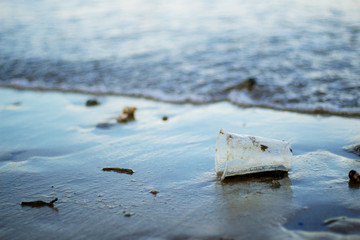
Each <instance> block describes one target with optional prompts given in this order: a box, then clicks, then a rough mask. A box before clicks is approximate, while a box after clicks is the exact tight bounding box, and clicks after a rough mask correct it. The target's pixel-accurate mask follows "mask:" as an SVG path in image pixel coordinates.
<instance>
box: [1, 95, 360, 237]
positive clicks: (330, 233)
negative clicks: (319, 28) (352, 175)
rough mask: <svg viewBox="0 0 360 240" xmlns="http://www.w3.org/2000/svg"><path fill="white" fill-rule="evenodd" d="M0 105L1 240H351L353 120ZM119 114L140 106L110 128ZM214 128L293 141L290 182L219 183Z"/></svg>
mask: <svg viewBox="0 0 360 240" xmlns="http://www.w3.org/2000/svg"><path fill="white" fill-rule="evenodd" d="M0 96H1V97H0V119H1V121H0V238H1V239H49V238H50V239H99V238H101V239H151V238H155V239H220V238H232V239H258V238H266V239H318V238H322V237H323V238H324V239H359V238H360V227H359V226H360V218H359V216H360V202H359V199H360V186H358V185H352V184H349V181H348V172H349V171H350V170H351V169H355V170H357V171H360V157H359V156H358V155H356V154H354V153H351V152H349V151H346V147H347V146H350V145H354V144H359V143H360V127H359V126H360V119H359V118H344V117H339V116H320V115H310V114H300V113H293V112H283V111H275V110H269V109H259V108H239V107H237V106H234V105H231V104H230V103H227V102H219V103H213V104H207V105H191V104H182V105H174V104H167V103H162V102H156V101H151V100H145V99H139V98H129V97H121V96H97V97H96V98H97V100H98V101H99V102H100V104H99V105H96V106H91V107H87V106H86V101H87V100H88V99H92V98H93V96H91V95H87V94H75V93H60V92H37V91H19V90H13V89H6V88H2V89H0ZM125 106H136V107H137V111H136V113H135V121H131V122H128V123H124V124H122V123H117V122H116V117H117V116H119V115H121V114H122V109H123V107H125ZM164 116H166V117H167V120H166V121H164V120H163V118H164ZM221 128H223V129H226V130H227V131H230V132H236V133H240V134H250V135H257V136H263V137H268V138H275V139H280V140H287V141H291V142H292V149H293V152H294V158H293V163H292V168H291V170H290V172H289V173H288V175H287V176H283V177H275V179H274V178H273V177H263V178H250V179H243V178H233V179H230V180H228V181H225V182H220V181H219V179H218V177H217V176H216V174H215V170H214V153H215V142H216V137H217V134H218V131H219V130H220V129H221ZM103 168H124V169H131V170H133V171H134V172H133V174H124V173H121V172H116V171H103ZM155 191H156V193H155ZM55 198H58V200H57V201H56V202H55V203H54V204H53V205H54V206H53V207H48V206H45V207H41V208H33V207H29V206H21V203H22V202H31V201H38V200H41V201H44V202H50V201H52V200H53V199H55ZM329 219H330V220H329Z"/></svg>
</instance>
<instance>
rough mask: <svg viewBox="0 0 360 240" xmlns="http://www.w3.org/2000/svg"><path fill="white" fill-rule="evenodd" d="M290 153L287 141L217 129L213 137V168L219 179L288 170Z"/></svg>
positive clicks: (289, 145)
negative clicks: (215, 138) (214, 137)
mask: <svg viewBox="0 0 360 240" xmlns="http://www.w3.org/2000/svg"><path fill="white" fill-rule="evenodd" d="M292 155H293V154H292V150H291V144H290V143H289V142H286V141H281V140H276V139H269V138H264V137H257V136H249V135H240V134H236V133H228V132H226V131H224V130H223V129H221V130H220V132H219V135H218V137H217V140H216V148H215V170H216V173H217V174H218V175H219V176H221V180H224V179H225V178H226V177H230V176H235V175H245V174H251V173H260V172H269V171H285V172H288V171H289V170H290V167H291V159H292Z"/></svg>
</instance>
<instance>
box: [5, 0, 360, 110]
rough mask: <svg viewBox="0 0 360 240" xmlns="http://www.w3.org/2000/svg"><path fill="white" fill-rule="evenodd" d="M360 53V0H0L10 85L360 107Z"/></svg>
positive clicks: (282, 105) (284, 105)
mask: <svg viewBox="0 0 360 240" xmlns="http://www.w3.org/2000/svg"><path fill="white" fill-rule="evenodd" d="M359 59H360V3H359V2H358V1H352V0H344V1H341V2H339V1H335V0H329V1H304V0H295V1H285V0H276V1H275V0H271V1H248V0H240V1H235V0H224V1H206V0H196V1H193V0H192V1H189V0H185V1H178V0H174V1H160V0H159V1H145V0H136V1H111V0H104V1H84V0H75V1H69V0H66V1H47V0H38V1H20V0H2V1H1V2H0V86H11V87H25V88H35V89H39V88H40V89H59V90H66V91H67V90H69V91H75V90H76V91H84V92H90V93H105V94H110V93H111V94H120V95H135V96H141V97H150V98H153V99H157V100H162V101H170V102H189V103H208V102H214V101H223V100H226V101H230V102H232V103H235V104H237V105H241V106H263V107H271V108H277V109H285V110H295V111H305V112H320V113H321V112H327V113H333V114H346V115H360V61H359ZM248 78H255V79H256V85H255V87H254V89H253V90H252V91H249V90H247V89H246V88H241V87H240V86H241V83H242V82H243V81H244V80H246V79H248Z"/></svg>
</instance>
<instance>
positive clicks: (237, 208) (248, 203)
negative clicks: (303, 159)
mask: <svg viewBox="0 0 360 240" xmlns="http://www.w3.org/2000/svg"><path fill="white" fill-rule="evenodd" d="M291 186H292V183H291V180H290V178H289V177H288V176H287V174H282V175H281V174H280V175H277V176H274V175H272V176H263V177H259V176H255V177H249V176H247V177H233V178H228V179H225V181H223V182H220V181H218V182H217V183H216V184H215V188H216V196H217V201H216V202H217V204H219V205H220V206H218V207H219V209H220V214H222V215H223V216H221V217H220V219H223V220H222V222H221V224H222V227H223V228H225V229H227V230H225V232H229V233H230V232H231V233H235V232H236V236H231V237H239V236H241V237H243V238H258V237H265V236H267V237H268V236H269V233H270V232H271V233H272V234H275V232H276V231H274V229H273V228H276V227H279V226H280V225H281V224H282V223H284V221H285V219H286V218H285V216H286V214H288V212H290V205H291V201H292V198H293V192H292V189H291ZM234 229H236V230H235V231H234ZM270 229H271V230H272V231H269V230H270ZM250 233H251V235H249V236H247V235H248V234H250Z"/></svg>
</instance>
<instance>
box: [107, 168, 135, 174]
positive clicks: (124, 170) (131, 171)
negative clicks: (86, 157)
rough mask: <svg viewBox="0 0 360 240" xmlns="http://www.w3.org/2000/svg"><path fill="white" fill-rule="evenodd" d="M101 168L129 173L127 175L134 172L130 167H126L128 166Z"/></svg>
mask: <svg viewBox="0 0 360 240" xmlns="http://www.w3.org/2000/svg"><path fill="white" fill-rule="evenodd" d="M102 170H103V171H106V172H109V171H113V172H117V173H125V174H129V175H132V174H133V173H134V171H133V170H132V169H128V168H103V169H102Z"/></svg>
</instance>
